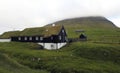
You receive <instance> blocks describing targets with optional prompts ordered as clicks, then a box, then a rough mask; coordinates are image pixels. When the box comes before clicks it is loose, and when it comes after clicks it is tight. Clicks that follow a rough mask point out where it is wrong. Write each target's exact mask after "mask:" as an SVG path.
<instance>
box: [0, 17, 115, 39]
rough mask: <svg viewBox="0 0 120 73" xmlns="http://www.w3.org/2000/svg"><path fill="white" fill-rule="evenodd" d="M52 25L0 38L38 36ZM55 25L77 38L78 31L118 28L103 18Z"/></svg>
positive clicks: (12, 33)
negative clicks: (61, 26)
mask: <svg viewBox="0 0 120 73" xmlns="http://www.w3.org/2000/svg"><path fill="white" fill-rule="evenodd" d="M52 24H53V23H51V24H48V25H46V26H44V27H36V28H26V29H24V30H23V31H10V32H5V33H3V34H2V35H1V36H0V38H10V37H11V36H16V35H18V36H19V35H36V34H37V35H38V34H39V33H40V32H41V31H43V30H44V29H45V28H46V27H48V26H51V25H52ZM54 24H56V25H64V26H65V28H66V30H67V32H68V35H69V37H76V36H75V35H76V34H75V31H76V30H93V29H97V30H99V29H100V30H101V29H117V27H116V26H115V25H114V24H113V23H112V22H111V21H109V20H108V19H106V18H105V17H101V16H96V17H80V18H71V19H65V20H61V21H57V22H54ZM72 34H73V35H72ZM77 36H78V35H77Z"/></svg>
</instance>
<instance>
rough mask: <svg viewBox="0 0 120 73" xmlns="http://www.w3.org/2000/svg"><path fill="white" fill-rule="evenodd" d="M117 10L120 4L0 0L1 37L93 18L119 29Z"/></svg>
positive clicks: (105, 0) (112, 0)
mask: <svg viewBox="0 0 120 73" xmlns="http://www.w3.org/2000/svg"><path fill="white" fill-rule="evenodd" d="M119 7H120V1H119V0H1V1H0V26H1V29H0V33H2V32H4V31H8V30H13V28H14V29H16V30H18V29H21V30H22V29H24V28H28V27H38V26H44V25H46V24H48V23H51V22H54V21H58V20H61V19H66V18H72V17H82V16H96V15H99V16H105V17H107V18H109V19H110V20H111V21H113V22H114V23H115V24H116V25H117V26H119V27H120V24H119V21H120V14H119V13H120V8H119Z"/></svg>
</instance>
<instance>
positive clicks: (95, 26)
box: [0, 19, 120, 73]
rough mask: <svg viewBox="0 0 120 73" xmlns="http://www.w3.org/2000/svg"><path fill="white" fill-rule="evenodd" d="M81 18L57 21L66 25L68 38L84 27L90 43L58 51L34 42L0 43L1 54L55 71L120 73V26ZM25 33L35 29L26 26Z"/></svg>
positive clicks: (36, 66)
mask: <svg viewBox="0 0 120 73" xmlns="http://www.w3.org/2000/svg"><path fill="white" fill-rule="evenodd" d="M79 21H80V20H79V19H77V20H76V19H75V20H74V19H72V20H65V21H60V22H57V23H56V24H58V25H59V24H63V25H64V26H65V28H66V31H67V33H68V37H69V38H75V37H78V36H79V34H80V33H75V30H78V29H82V30H85V34H86V35H87V37H88V41H87V42H75V43H71V44H68V45H67V46H66V47H64V48H62V49H60V50H55V51H48V50H38V49H39V46H38V45H36V44H33V43H16V42H11V43H0V53H2V54H5V55H9V58H11V59H12V60H14V61H16V62H17V63H19V64H20V65H25V66H28V67H30V68H32V69H40V70H43V71H44V70H47V71H48V72H52V73H59V72H62V73H74V72H75V73H120V33H119V32H120V29H119V28H116V27H115V26H114V25H113V24H112V23H111V22H108V21H104V20H101V21H100V20H97V21H94V20H92V21H91V20H89V19H87V21H86V20H83V21H82V22H79ZM93 21H94V22H93ZM100 22H101V23H100ZM74 25H75V26H74ZM29 31H30V33H28V32H29ZM35 31H36V32H37V31H38V30H37V29H36V30H35ZM38 32H39V31H38ZM38 32H37V33H38ZM26 33H28V34H32V33H34V32H33V31H32V30H30V29H26V30H24V31H23V34H26ZM39 33H40V32H39ZM0 59H1V58H0ZM38 59H40V60H39V61H38ZM2 61H4V60H2ZM8 61H9V60H8ZM5 63H6V62H5ZM4 65H6V64H2V65H1V67H0V70H2V69H3V68H2V66H4ZM11 66H12V65H11ZM6 68H8V69H9V67H6ZM6 68H4V69H3V71H5V70H6ZM13 68H14V67H13ZM17 69H19V68H17ZM19 70H21V68H20V69H19ZM26 70H27V69H26ZM7 71H9V70H7ZM11 71H12V72H14V70H11ZM30 71H31V69H30ZM31 72H32V71H31ZM33 73H34V72H33Z"/></svg>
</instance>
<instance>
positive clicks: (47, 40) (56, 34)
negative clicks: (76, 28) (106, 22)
mask: <svg viewBox="0 0 120 73" xmlns="http://www.w3.org/2000/svg"><path fill="white" fill-rule="evenodd" d="M11 41H17V42H35V43H38V44H40V45H42V46H43V47H44V48H45V49H49V50H51V49H60V48H61V47H63V46H64V45H66V43H67V33H66V31H65V28H64V26H60V25H52V26H47V27H40V28H27V29H25V30H23V31H21V32H20V34H19V36H18V35H17V36H12V37H11Z"/></svg>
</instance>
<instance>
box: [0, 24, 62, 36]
mask: <svg viewBox="0 0 120 73" xmlns="http://www.w3.org/2000/svg"><path fill="white" fill-rule="evenodd" d="M61 28H62V26H60V25H55V26H47V27H37V28H26V29H24V30H23V31H11V32H5V33H3V34H2V35H1V36H0V38H10V37H11V36H44V37H48V36H51V35H57V34H58V33H59V32H60V30H61Z"/></svg>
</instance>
